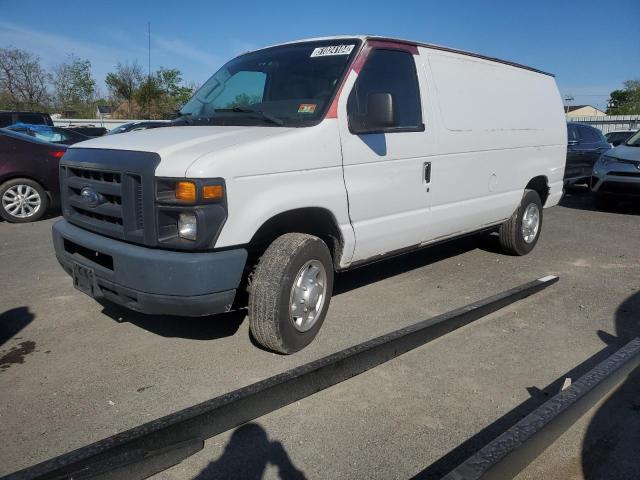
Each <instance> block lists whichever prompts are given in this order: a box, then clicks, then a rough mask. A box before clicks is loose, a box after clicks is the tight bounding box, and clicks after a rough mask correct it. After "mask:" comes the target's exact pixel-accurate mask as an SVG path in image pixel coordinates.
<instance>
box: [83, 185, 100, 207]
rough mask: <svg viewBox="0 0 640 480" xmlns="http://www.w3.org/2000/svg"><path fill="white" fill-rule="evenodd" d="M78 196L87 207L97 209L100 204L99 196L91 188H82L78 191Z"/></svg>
mask: <svg viewBox="0 0 640 480" xmlns="http://www.w3.org/2000/svg"><path fill="white" fill-rule="evenodd" d="M80 196H81V197H82V200H84V201H85V202H86V203H87V205H88V206H89V207H97V206H98V205H99V204H100V203H101V202H100V200H101V195H100V194H99V193H98V192H96V191H95V190H94V189H93V188H91V187H84V188H83V189H82V190H80Z"/></svg>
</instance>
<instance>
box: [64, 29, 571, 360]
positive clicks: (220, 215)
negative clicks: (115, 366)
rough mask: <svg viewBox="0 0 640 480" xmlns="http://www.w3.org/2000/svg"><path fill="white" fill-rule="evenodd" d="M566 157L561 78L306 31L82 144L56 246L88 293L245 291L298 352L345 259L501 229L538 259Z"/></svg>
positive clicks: (255, 326)
mask: <svg viewBox="0 0 640 480" xmlns="http://www.w3.org/2000/svg"><path fill="white" fill-rule="evenodd" d="M566 153H567V131H566V124H565V118H564V113H563V106H562V101H561V98H560V94H559V92H558V89H557V87H556V83H555V80H554V77H553V76H552V75H550V74H548V73H545V72H542V71H539V70H537V69H534V68H531V67H527V66H523V65H519V64H516V63H513V62H510V61H505V60H499V59H496V58H491V57H488V56H484V55H480V54H475V53H470V52H465V51H460V50H455V49H451V48H447V47H442V46H437V45H430V44H425V43H419V42H413V41H406V40H399V39H390V38H383V37H374V36H340V37H330V38H319V39H311V40H303V41H296V42H291V43H286V44H282V45H276V46H272V47H268V48H264V49H260V50H256V51H253V52H249V53H245V54H243V55H240V56H238V57H237V58H234V59H233V60H231V61H229V62H228V63H226V64H225V65H224V66H222V67H221V68H220V69H219V70H218V71H217V72H216V73H215V74H214V75H213V76H212V77H211V78H210V79H209V80H208V81H207V82H205V83H204V84H203V85H202V87H201V88H200V89H199V90H198V91H196V92H195V94H194V95H193V97H192V98H191V99H190V100H189V102H188V103H187V104H186V105H184V107H183V108H182V110H181V111H180V115H179V117H178V118H177V119H176V120H174V121H173V122H172V125H171V126H170V127H168V128H158V129H151V130H144V131H138V132H131V133H124V134H121V135H110V136H106V137H102V138H97V139H93V140H89V141H86V142H82V143H79V144H76V145H73V146H71V147H70V148H69V149H68V150H67V152H66V154H65V155H64V158H63V159H62V161H61V167H60V181H61V190H62V206H63V214H64V219H63V220H60V221H58V222H57V223H56V224H55V225H54V226H53V240H54V245H55V251H56V256H57V258H58V260H59V262H60V263H61V264H62V266H63V267H64V269H65V270H66V271H67V272H68V274H69V275H70V276H71V277H72V279H73V283H74V285H75V286H76V287H77V288H78V289H79V290H81V291H82V292H84V293H86V294H88V295H91V296H92V297H95V298H99V299H104V300H107V301H111V302H115V303H117V304H120V305H123V306H125V307H128V308H130V309H133V310H136V311H139V312H145V313H150V314H169V315H176V316H205V315H212V314H216V313H220V312H225V311H228V310H230V309H231V308H233V307H234V305H236V304H238V302H239V301H240V300H241V299H242V297H243V294H245V292H246V294H247V295H248V298H247V304H248V316H249V320H250V328H251V332H252V334H253V336H254V337H255V339H256V340H257V342H259V343H260V344H261V345H263V346H264V347H266V348H268V349H270V350H273V351H276V352H281V353H292V352H295V351H298V350H300V349H302V348H304V347H305V346H306V345H308V344H309V343H310V342H311V341H312V340H313V339H314V337H315V336H316V334H317V332H318V330H319V329H320V327H321V326H322V323H323V321H324V319H325V316H326V315H327V310H328V308H329V304H330V301H331V294H332V289H333V283H334V274H335V272H339V271H342V270H345V269H349V268H354V267H357V266H360V265H363V264H366V263H369V262H374V261H376V260H379V259H381V258H385V257H387V256H390V255H397V254H399V253H402V252H406V251H409V250H413V249H418V248H421V247H424V246H427V245H430V244H433V243H436V242H441V241H444V240H447V239H451V238H455V237H459V236H461V235H466V234H469V233H472V232H478V231H483V230H491V229H494V230H498V231H499V238H500V243H501V245H502V248H503V249H504V250H505V252H506V253H508V254H511V255H525V254H527V253H529V252H530V251H531V250H532V249H533V248H534V247H535V245H536V243H537V242H538V239H539V238H540V235H541V232H542V224H543V223H542V221H543V211H544V209H545V208H548V207H552V206H554V205H556V204H557V203H558V201H559V200H560V197H561V196H562V186H563V175H564V167H565V158H566ZM478 274H479V275H481V272H479V273H478ZM175 321H180V320H179V319H178V318H176V320H175ZM212 321H215V320H212Z"/></svg>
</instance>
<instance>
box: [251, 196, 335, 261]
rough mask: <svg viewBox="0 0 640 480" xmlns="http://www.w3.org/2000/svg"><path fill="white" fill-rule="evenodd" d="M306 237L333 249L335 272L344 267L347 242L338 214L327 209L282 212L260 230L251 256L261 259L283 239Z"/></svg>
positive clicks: (307, 208)
mask: <svg viewBox="0 0 640 480" xmlns="http://www.w3.org/2000/svg"><path fill="white" fill-rule="evenodd" d="M285 233H306V234H309V235H315V236H316V237H319V238H320V239H322V240H323V241H324V242H325V243H326V244H327V247H329V251H330V252H331V257H332V259H333V264H334V268H336V266H337V265H339V263H340V258H341V257H342V252H343V249H344V238H343V236H342V233H341V231H340V228H339V227H338V222H337V220H336V217H335V216H334V214H333V213H332V212H331V211H330V210H329V209H327V208H324V207H301V208H295V209H291V210H286V211H284V212H280V213H278V214H276V215H274V216H272V217H271V218H269V219H268V220H266V221H265V222H263V223H262V225H261V226H260V227H259V228H258V229H257V230H256V232H255V233H254V235H253V237H252V238H251V240H250V241H249V244H248V248H249V251H250V255H252V254H253V256H254V257H255V256H260V255H261V254H262V252H264V250H265V249H266V248H267V247H268V246H269V244H270V243H271V242H273V241H274V240H275V239H276V238H278V237H279V236H280V235H284V234H285Z"/></svg>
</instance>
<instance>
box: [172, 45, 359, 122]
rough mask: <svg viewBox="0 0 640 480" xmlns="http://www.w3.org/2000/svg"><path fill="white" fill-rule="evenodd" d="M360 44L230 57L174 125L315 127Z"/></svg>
mask: <svg viewBox="0 0 640 480" xmlns="http://www.w3.org/2000/svg"><path fill="white" fill-rule="evenodd" d="M359 44H360V41H359V40H357V39H334V40H331V41H329V40H324V41H314V42H304V43H294V44H290V45H281V46H277V47H272V48H266V49H264V50H259V51H256V52H251V53H247V54H244V55H241V56H239V57H237V58H234V59H233V60H231V61H230V62H228V63H227V64H225V65H224V66H223V67H222V68H220V70H218V71H217V72H216V73H215V74H214V75H213V76H212V77H211V78H210V79H209V80H207V81H206V82H205V83H204V85H202V87H200V88H199V89H198V90H197V91H196V93H195V94H194V95H193V97H191V99H190V100H189V101H188V102H187V103H186V105H185V106H184V107H182V109H181V110H180V114H179V116H178V118H177V119H176V120H174V125H261V126H267V127H268V126H276V125H278V126H286V127H305V126H310V125H315V124H316V123H318V122H319V121H320V120H321V119H322V118H323V117H324V114H325V112H326V110H327V108H328V107H329V103H330V102H331V99H332V98H333V95H334V93H335V91H336V89H337V88H338V86H339V85H340V82H341V80H342V76H343V75H344V73H345V71H346V68H347V65H348V64H349V62H350V61H351V58H352V57H353V56H354V55H355V53H356V51H357V49H358V46H359Z"/></svg>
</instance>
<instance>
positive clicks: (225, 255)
mask: <svg viewBox="0 0 640 480" xmlns="http://www.w3.org/2000/svg"><path fill="white" fill-rule="evenodd" d="M53 244H54V247H55V251H56V257H57V258H58V261H59V262H60V264H61V265H62V267H63V268H64V269H65V271H66V272H67V273H69V275H71V276H72V277H73V279H74V285H75V286H76V288H78V289H79V290H81V291H83V292H84V293H87V294H88V295H90V296H92V297H94V298H104V299H106V300H110V301H112V302H115V303H118V304H120V305H123V306H125V307H128V308H130V309H132V310H136V311H139V312H143V313H150V314H166V315H181V316H203V315H210V314H214V313H220V312H225V311H228V310H229V309H230V308H231V304H232V303H233V300H234V298H235V293H236V289H237V287H238V285H239V284H240V280H241V278H242V272H243V270H244V266H245V263H246V260H247V251H246V250H244V249H242V248H238V249H233V250H224V251H219V252H174V251H167V250H159V249H153V248H147V247H141V246H138V245H132V244H129V243H126V242H122V241H119V240H114V239H112V238H109V237H105V236H102V235H98V234H95V233H92V232H89V231H87V230H84V229H82V228H79V227H76V226H75V225H72V224H70V223H69V222H67V221H66V220H60V221H58V222H56V223H55V224H54V225H53Z"/></svg>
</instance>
